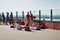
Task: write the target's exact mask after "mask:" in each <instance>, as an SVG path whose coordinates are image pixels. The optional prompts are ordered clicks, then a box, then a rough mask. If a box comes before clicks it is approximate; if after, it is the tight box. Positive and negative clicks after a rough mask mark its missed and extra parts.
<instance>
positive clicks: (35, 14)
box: [32, 10, 39, 20]
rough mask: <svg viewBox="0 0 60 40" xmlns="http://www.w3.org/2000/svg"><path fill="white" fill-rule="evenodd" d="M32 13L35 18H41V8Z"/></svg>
mask: <svg viewBox="0 0 60 40" xmlns="http://www.w3.org/2000/svg"><path fill="white" fill-rule="evenodd" d="M32 14H33V16H34V17H35V20H39V10H34V11H32Z"/></svg>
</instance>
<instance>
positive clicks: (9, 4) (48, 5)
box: [0, 0, 60, 11]
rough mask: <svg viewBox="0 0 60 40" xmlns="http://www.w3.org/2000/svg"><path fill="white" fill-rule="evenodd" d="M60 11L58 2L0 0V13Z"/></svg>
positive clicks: (52, 0)
mask: <svg viewBox="0 0 60 40" xmlns="http://www.w3.org/2000/svg"><path fill="white" fill-rule="evenodd" d="M39 9H60V0H0V11H16V10H17V11H19V10H21V11H22V10H39Z"/></svg>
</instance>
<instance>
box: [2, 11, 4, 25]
mask: <svg viewBox="0 0 60 40" xmlns="http://www.w3.org/2000/svg"><path fill="white" fill-rule="evenodd" d="M2 20H3V24H4V23H5V15H4V12H2Z"/></svg>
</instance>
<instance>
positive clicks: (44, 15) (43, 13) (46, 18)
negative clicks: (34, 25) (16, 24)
mask: <svg viewBox="0 0 60 40" xmlns="http://www.w3.org/2000/svg"><path fill="white" fill-rule="evenodd" d="M41 20H44V21H50V10H41Z"/></svg>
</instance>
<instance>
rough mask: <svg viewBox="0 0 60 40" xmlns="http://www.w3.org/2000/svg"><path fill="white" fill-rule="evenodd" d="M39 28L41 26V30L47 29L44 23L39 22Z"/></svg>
mask: <svg viewBox="0 0 60 40" xmlns="http://www.w3.org/2000/svg"><path fill="white" fill-rule="evenodd" d="M39 26H40V28H41V29H45V28H46V26H45V23H44V22H43V21H39Z"/></svg>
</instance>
